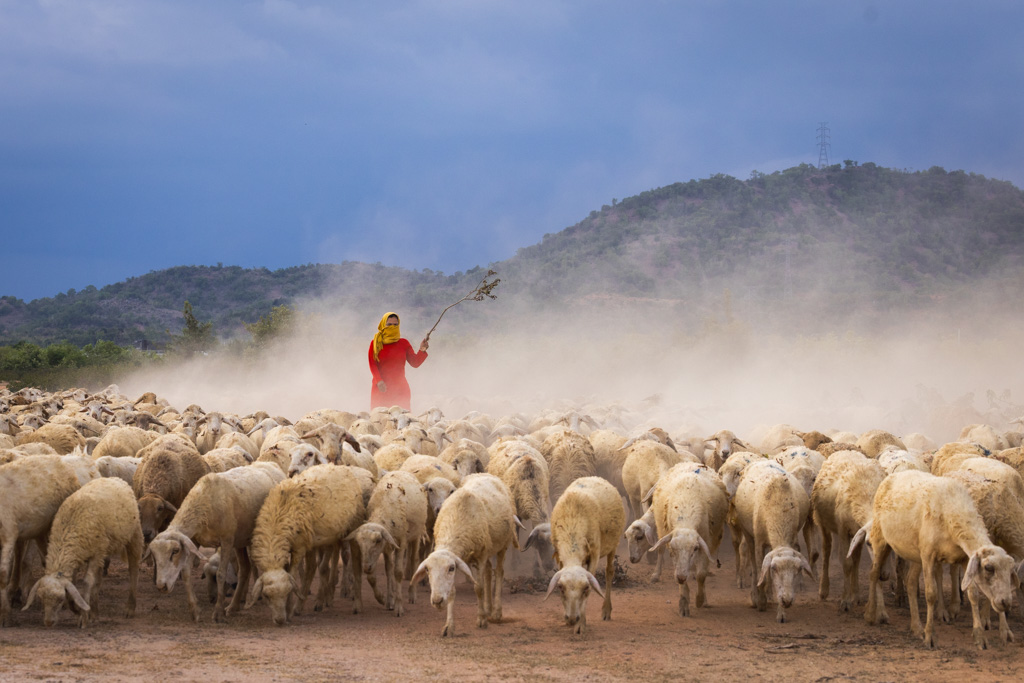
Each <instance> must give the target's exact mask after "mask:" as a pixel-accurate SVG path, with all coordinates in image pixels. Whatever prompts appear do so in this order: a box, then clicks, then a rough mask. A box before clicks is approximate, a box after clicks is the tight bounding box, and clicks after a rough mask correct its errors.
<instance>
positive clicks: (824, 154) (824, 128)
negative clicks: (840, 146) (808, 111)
mask: <svg viewBox="0 0 1024 683" xmlns="http://www.w3.org/2000/svg"><path fill="white" fill-rule="evenodd" d="M831 148H832V136H831V135H829V130H828V121H823V122H822V123H821V125H820V126H818V168H825V167H826V166H828V151H829V150H830V149H831Z"/></svg>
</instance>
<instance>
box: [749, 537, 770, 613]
mask: <svg viewBox="0 0 1024 683" xmlns="http://www.w3.org/2000/svg"><path fill="white" fill-rule="evenodd" d="M747 540H751V539H750V537H747ZM752 542H753V553H752V554H753V558H752V559H753V570H754V580H753V581H752V582H751V588H750V600H751V603H752V604H753V606H754V607H756V608H757V611H758V612H764V611H765V610H767V609H768V584H769V582H770V581H771V573H769V574H768V576H767V577H765V580H764V581H763V582H762V581H760V578H761V565H762V564H764V556H765V552H764V541H763V540H758V539H757V538H754V539H752Z"/></svg>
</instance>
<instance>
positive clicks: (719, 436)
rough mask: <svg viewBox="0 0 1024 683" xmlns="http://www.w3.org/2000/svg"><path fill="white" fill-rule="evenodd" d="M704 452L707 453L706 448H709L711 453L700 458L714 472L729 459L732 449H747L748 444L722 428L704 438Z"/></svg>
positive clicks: (748, 448)
mask: <svg viewBox="0 0 1024 683" xmlns="http://www.w3.org/2000/svg"><path fill="white" fill-rule="evenodd" d="M704 446H705V449H704V452H705V453H707V450H706V449H708V448H710V449H711V453H710V454H708V455H706V456H705V457H704V458H702V460H703V461H704V464H705V465H707V466H708V467H710V468H711V469H712V470H714V471H715V472H717V471H718V468H719V467H721V466H722V464H723V463H724V462H725V461H726V460H728V459H729V456H730V455H732V454H733V452H734V451H749V450H750V446H749V445H747V444H746V443H744V442H743V441H740V440H739V438H738V437H737V436H736V435H735V434H734V433H733V432H731V431H729V430H728V429H722V430H719V431H717V432H715V433H714V434H712V435H711V436H709V437H708V438H706V439H704Z"/></svg>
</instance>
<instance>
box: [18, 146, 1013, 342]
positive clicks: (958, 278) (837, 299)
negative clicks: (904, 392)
mask: <svg viewBox="0 0 1024 683" xmlns="http://www.w3.org/2000/svg"><path fill="white" fill-rule="evenodd" d="M524 199H525V198H524ZM1022 257H1024V192H1022V191H1021V190H1020V189H1018V188H1016V187H1014V186H1013V185H1012V184H1011V183H1008V182H1003V181H998V180H992V179H988V178H985V177H984V176H980V175H976V174H973V173H966V172H964V171H950V172H947V171H946V170H944V169H942V168H939V167H934V168H930V169H928V170H926V171H914V172H910V171H906V170H899V169H889V168H883V167H880V166H877V165H876V164H873V163H863V164H861V163H858V162H856V161H853V160H846V161H845V162H844V163H843V164H835V165H833V166H829V167H828V168H824V169H818V168H815V167H813V166H810V165H808V164H801V165H800V166H796V167H793V168H789V169H786V170H784V171H778V172H775V173H770V174H766V173H759V172H757V171H755V172H753V173H752V174H751V175H750V178H749V179H747V180H739V179H737V178H733V177H731V176H728V175H722V174H718V175H714V176H712V177H710V178H705V179H702V180H691V181H689V182H685V183H674V184H672V185H668V186H665V187H661V188H657V189H652V190H649V191H646V192H642V193H640V194H638V195H636V196H634V197H628V198H625V199H622V200H617V199H615V200H612V201H611V204H610V205H605V206H603V207H602V208H601V209H600V210H599V211H592V212H591V213H590V215H589V216H588V217H587V218H585V219H584V220H582V221H580V222H579V223H577V224H576V225H573V226H570V227H568V228H566V229H565V230H562V231H561V232H558V233H555V234H549V235H545V237H544V239H543V240H542V241H541V242H540V243H539V244H536V245H533V246H529V247H525V248H523V249H520V250H519V251H518V253H517V254H516V255H515V256H513V257H512V258H510V259H508V260H506V261H503V262H500V263H494V264H490V265H491V267H492V268H493V269H494V270H496V271H498V273H499V274H500V276H501V278H502V283H503V284H502V289H503V292H504V295H503V297H502V302H499V304H507V305H513V304H518V305H521V306H523V307H527V306H528V307H529V308H530V310H534V311H535V310H538V309H544V308H545V307H548V308H550V309H551V310H553V311H556V312H557V311H558V310H562V309H564V308H565V307H570V308H577V307H580V306H586V305H589V304H588V302H589V301H592V300H595V299H600V300H601V301H603V302H607V301H609V300H611V301H622V302H625V303H624V305H626V306H628V307H630V308H635V307H634V306H633V305H632V304H633V303H634V302H636V301H650V300H659V301H662V302H676V304H675V305H676V308H677V309H678V312H679V315H687V316H690V318H689V319H690V321H691V322H694V321H698V322H699V320H701V319H703V318H705V317H707V316H708V315H711V314H713V309H714V307H717V306H718V305H720V302H721V298H722V293H723V292H724V291H725V290H726V289H729V290H730V291H731V292H732V296H733V306H734V309H735V310H736V311H737V314H742V315H744V316H749V312H750V311H755V312H757V313H758V314H759V315H763V316H770V315H771V312H772V311H774V310H778V309H779V308H785V309H787V310H790V311H793V310H797V311H799V310H801V309H802V308H803V307H805V306H806V307H809V306H810V305H811V304H812V303H818V304H820V303H821V302H828V304H829V305H830V306H831V308H832V309H834V310H835V311H842V310H844V309H845V310H851V309H854V308H856V309H858V310H864V309H865V308H866V309H868V310H869V311H870V312H872V313H874V314H876V315H879V316H885V315H888V316H893V315H894V314H898V313H899V312H900V311H905V310H908V309H915V308H918V307H920V306H922V305H925V304H928V303H930V302H934V301H940V300H949V299H950V298H955V297H957V296H960V295H962V294H963V293H964V292H966V291H967V289H968V288H969V286H970V285H971V284H972V283H974V282H977V281H978V279H979V278H986V279H988V280H989V281H993V280H994V281H997V282H998V283H1000V287H1002V288H1003V290H1005V292H1006V296H1009V297H1012V296H1019V295H1020V294H1022V293H1024V292H1022V290H1024V282H1022V281H1021V278H1020V276H1019V273H1020V272H1021V266H1022V265H1024V263H1022V262H1021V261H1022V260H1024V258H1022ZM485 272H486V269H485V268H481V267H476V268H473V269H472V270H469V271H467V272H465V273H462V272H460V273H456V274H453V275H445V274H443V273H438V272H434V271H431V270H423V271H409V270H405V269H402V268H389V267H385V266H382V265H381V264H379V263H377V264H365V263H354V262H344V263H340V264H307V265H301V266H295V267H292V268H285V269H281V270H276V271H270V270H267V269H266V268H252V269H243V268H239V267H223V266H215V267H211V266H179V267H176V268H170V269H167V270H163V271H159V272H151V273H148V274H146V275H142V276H140V277H134V278H129V279H128V280H126V281H124V282H120V283H117V284H114V285H110V286H107V287H103V288H102V289H97V288H96V287H92V286H89V287H86V288H85V289H82V290H79V291H75V290H69V291H68V292H66V293H63V294H58V295H57V296H55V297H52V298H46V299H37V300H35V301H31V302H24V301H22V300H20V299H17V298H14V297H10V296H8V297H2V298H0V344H9V345H15V344H16V343H17V342H19V341H23V340H27V341H31V342H33V343H35V344H57V343H59V342H62V341H67V342H69V343H70V344H72V345H77V346H82V345H85V344H94V343H96V342H97V340H100V339H104V340H111V341H112V342H113V343H115V344H117V345H121V346H131V345H139V344H137V343H138V342H140V341H143V340H145V341H146V342H148V343H149V344H151V345H157V346H162V345H164V344H168V345H169V346H170V347H171V348H172V349H177V350H179V351H183V352H185V353H186V355H187V353H188V352H189V351H188V350H189V349H191V352H192V353H194V352H197V351H199V350H208V347H205V346H203V344H212V341H211V340H210V339H206V338H204V339H199V338H197V337H196V335H199V334H200V333H201V331H202V329H201V327H197V328H193V329H191V331H190V328H189V327H188V322H187V321H188V315H186V316H185V319H184V320H183V319H182V309H181V302H183V301H187V302H190V303H189V304H188V306H189V308H190V313H189V315H191V316H192V319H193V320H194V321H195V323H196V324H197V325H200V326H201V325H210V326H211V327H209V328H206V329H208V330H212V331H213V336H214V337H218V338H220V339H236V340H237V339H239V338H240V336H241V335H244V334H245V332H246V331H248V333H249V334H250V335H251V336H252V338H253V342H254V345H255V346H256V347H262V346H263V345H265V344H266V342H267V341H268V340H269V339H270V338H272V337H273V336H275V335H276V334H278V330H280V329H284V328H287V327H289V326H290V325H291V324H292V321H291V320H290V319H289V318H288V316H287V315H286V314H284V313H283V310H284V309H282V307H285V308H287V309H288V310H294V309H295V307H296V302H297V301H300V300H308V299H328V300H331V301H337V302H338V303H339V304H341V306H339V308H344V309H345V310H371V311H376V310H378V309H379V308H380V307H381V305H382V302H387V306H388V307H396V308H397V307H401V308H402V310H403V311H405V314H404V319H405V320H407V321H410V322H411V321H412V320H416V319H424V320H426V321H428V322H429V320H432V319H433V318H434V316H436V315H437V313H438V312H439V311H440V310H441V309H442V308H443V307H444V306H445V305H447V303H449V302H450V301H453V300H455V299H457V298H458V297H459V296H461V295H462V294H463V293H464V292H465V291H466V290H468V289H470V288H472V287H473V286H475V285H476V283H477V282H479V280H480V278H481V277H482V276H483V274H484V273H485ZM498 308H499V307H489V309H493V311H494V312H492V311H491V310H488V311H483V310H475V311H472V312H469V311H467V312H466V313H465V314H464V317H465V319H466V320H478V319H480V318H481V317H486V318H488V324H490V325H500V324H502V321H501V320H500V319H499V318H498V313H497V310H498ZM818 308H820V306H818ZM675 310H676V309H673V311H674V312H675ZM460 317H463V316H460ZM200 320H201V321H204V322H203V323H199V322H198V321H200ZM186 342H187V343H186ZM200 342H202V343H200ZM193 344H198V346H193ZM239 344H241V345H242V346H244V343H240V342H237V341H236V342H233V343H232V346H233V347H237V346H239ZM250 350H251V349H250Z"/></svg>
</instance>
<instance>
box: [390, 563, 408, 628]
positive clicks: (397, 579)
mask: <svg viewBox="0 0 1024 683" xmlns="http://www.w3.org/2000/svg"><path fill="white" fill-rule="evenodd" d="M408 552H409V550H408V548H406V547H399V548H398V549H397V550H395V551H394V553H395V560H394V567H393V571H394V581H393V582H392V583H393V584H394V587H395V591H394V593H393V594H392V600H393V601H394V605H395V616H396V617H400V616H402V614H403V613H404V612H405V602H404V598H405V596H404V595H403V594H402V580H403V579H404V578H405V562H406V559H405V556H406V554H407V553H408Z"/></svg>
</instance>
